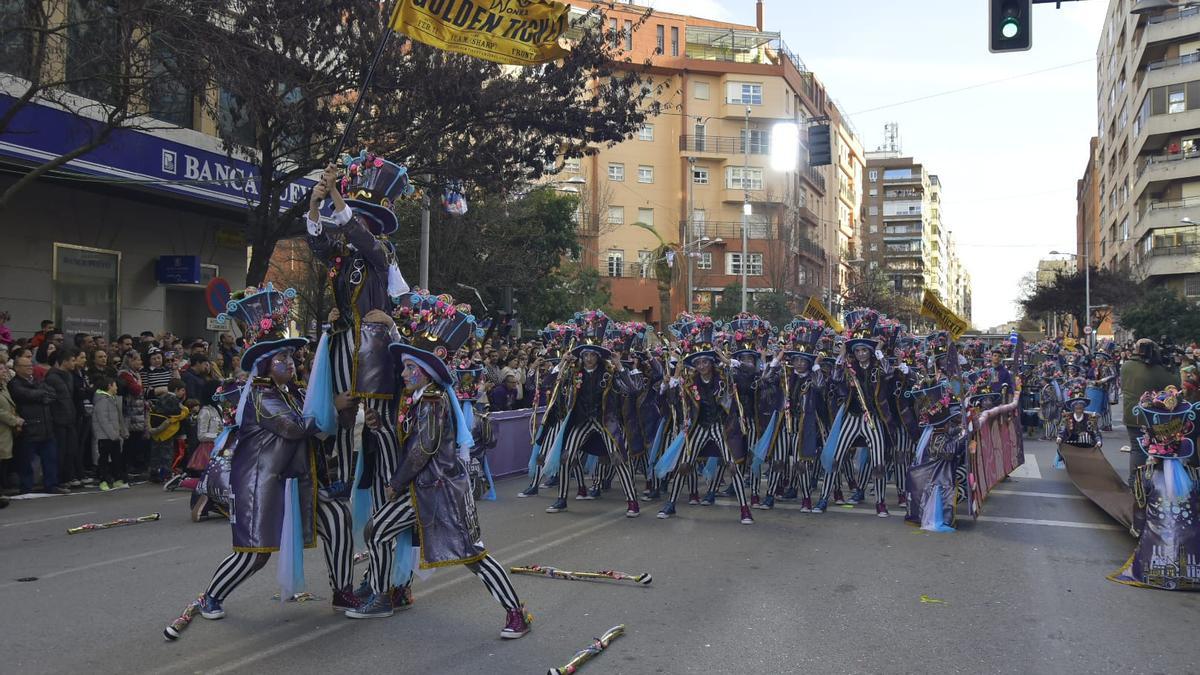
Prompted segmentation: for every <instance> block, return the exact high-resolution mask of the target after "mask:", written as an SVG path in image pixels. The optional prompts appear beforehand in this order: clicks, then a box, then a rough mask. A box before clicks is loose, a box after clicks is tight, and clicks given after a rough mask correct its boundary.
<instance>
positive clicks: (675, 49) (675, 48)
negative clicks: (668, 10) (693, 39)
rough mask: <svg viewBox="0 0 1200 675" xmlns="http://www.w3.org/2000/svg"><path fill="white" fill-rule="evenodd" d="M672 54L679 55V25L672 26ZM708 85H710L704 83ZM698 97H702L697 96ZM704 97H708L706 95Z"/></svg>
mask: <svg viewBox="0 0 1200 675" xmlns="http://www.w3.org/2000/svg"><path fill="white" fill-rule="evenodd" d="M671 56H679V26H671ZM704 86H706V87H707V86H708V85H704ZM696 98H700V97H699V96H697V97H696ZM704 98H708V96H705V97H704Z"/></svg>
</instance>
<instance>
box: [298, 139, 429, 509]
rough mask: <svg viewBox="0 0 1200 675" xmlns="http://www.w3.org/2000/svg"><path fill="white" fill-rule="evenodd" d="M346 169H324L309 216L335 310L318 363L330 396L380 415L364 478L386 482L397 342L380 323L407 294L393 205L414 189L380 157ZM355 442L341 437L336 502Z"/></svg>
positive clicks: (334, 465) (348, 161) (351, 161)
mask: <svg viewBox="0 0 1200 675" xmlns="http://www.w3.org/2000/svg"><path fill="white" fill-rule="evenodd" d="M343 164H344V165H345V175H344V176H342V177H341V178H339V177H338V175H337V169H336V167H334V166H332V165H331V166H329V167H327V168H326V169H325V172H324V174H322V176H321V180H320V182H318V183H317V185H316V187H314V188H313V193H312V197H311V200H310V202H309V210H308V216H307V227H308V244H309V247H310V248H311V249H312V252H313V254H314V256H315V257H316V258H317V259H318V260H321V261H322V262H324V263H325V264H326V265H327V266H328V268H329V286H330V288H331V289H332V292H333V299H334V306H335V310H336V311H335V312H334V313H331V315H330V319H331V321H330V323H331V325H330V327H329V339H328V343H329V344H328V347H327V348H326V352H325V353H323V354H318V356H317V359H318V360H320V359H322V358H327V359H329V361H330V367H331V369H332V376H333V377H332V387H333V392H332V394H331V396H336V395H339V394H343V393H348V394H349V396H350V397H351V398H355V399H362V400H363V401H364V402H365V403H366V405H367V407H368V408H371V409H373V410H375V411H376V412H377V413H380V415H379V417H380V419H382V420H384V423H383V424H384V426H383V427H382V428H381V430H380V432H379V433H376V434H372V435H371V436H372V437H373V438H366V437H364V439H363V449H364V450H365V451H366V457H365V461H366V462H367V463H368V465H367V467H366V468H367V470H366V476H367V477H372V476H375V475H381V476H385V477H386V476H390V475H391V472H392V471H393V470H394V469H395V461H396V460H395V457H396V454H397V447H396V435H395V430H394V429H391V428H390V427H388V424H390V422H388V421H387V420H389V419H390V418H391V415H389V414H386V413H387V407H388V405H389V404H390V403H391V395H392V394H391V386H392V381H391V378H392V370H393V368H392V362H391V357H390V356H389V355H388V351H387V345H388V344H390V343H391V341H392V340H391V335H390V326H388V325H387V324H386V323H385V322H384V321H383V317H382V315H385V314H390V313H391V311H392V309H393V307H394V306H395V305H394V303H393V299H394V298H399V297H400V296H401V295H403V294H404V293H406V292H407V291H408V290H409V287H408V284H407V283H406V282H405V281H404V276H403V275H401V274H400V268H399V267H398V266H397V265H396V252H395V248H394V247H393V246H392V244H391V242H389V241H388V239H387V236H388V235H390V234H391V233H393V232H395V231H396V229H397V228H398V227H399V223H398V221H397V220H396V215H395V213H393V212H392V210H391V208H390V207H391V204H392V203H393V202H395V201H397V200H399V199H402V198H403V197H405V196H407V195H409V194H411V193H412V191H413V188H412V186H411V185H410V184H409V182H408V176H407V169H405V168H404V167H402V166H400V165H398V164H395V163H392V162H389V161H387V160H385V159H383V158H381V157H376V156H375V155H371V154H367V153H365V152H364V153H363V154H360V155H359V156H358V157H346V158H344V159H343ZM343 194H346V196H347V197H346V198H345V199H344V198H343V197H342V195H343ZM327 197H328V198H329V199H330V200H331V203H332V213H331V214H330V215H329V216H327V217H323V216H322V213H321V208H322V205H323V202H324V201H325V199H326V198H327ZM373 311H374V313H372V312H373ZM368 315H370V316H368ZM353 435H354V426H353V425H345V426H339V428H338V429H337V436H336V440H335V442H334V457H333V460H332V461H331V462H330V475H331V484H332V490H333V493H334V495H335V496H336V497H337V498H339V499H346V498H348V497H349V491H350V478H351V473H352V471H353V468H354V464H353V463H352V462H351V460H352V454H353V452H354V448H355V446H356V445H357V439H355V438H353ZM384 480H386V478H385V479H384ZM377 482H378V483H379V484H380V485H382V483H383V481H377Z"/></svg>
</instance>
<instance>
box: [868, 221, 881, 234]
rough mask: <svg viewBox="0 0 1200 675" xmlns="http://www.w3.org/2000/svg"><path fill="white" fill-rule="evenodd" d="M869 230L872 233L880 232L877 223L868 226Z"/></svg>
mask: <svg viewBox="0 0 1200 675" xmlns="http://www.w3.org/2000/svg"><path fill="white" fill-rule="evenodd" d="M867 231H868V232H870V233H871V234H879V226H878V225H876V224H875V223H871V226H870V227H869V228H867Z"/></svg>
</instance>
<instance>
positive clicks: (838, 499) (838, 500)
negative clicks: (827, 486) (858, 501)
mask: <svg viewBox="0 0 1200 675" xmlns="http://www.w3.org/2000/svg"><path fill="white" fill-rule="evenodd" d="M833 503H834V504H837V505H838V506H841V505H842V504H845V503H846V497H845V495H843V494H842V489H841V488H835V489H834V491H833Z"/></svg>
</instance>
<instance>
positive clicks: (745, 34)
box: [556, 0, 864, 323]
mask: <svg viewBox="0 0 1200 675" xmlns="http://www.w3.org/2000/svg"><path fill="white" fill-rule="evenodd" d="M570 2H571V4H573V5H574V6H576V7H577V8H581V9H583V8H589V7H591V6H592V5H593V4H594V3H592V2H588V1H586V0H570ZM604 5H605V8H606V12H607V16H608V20H609V26H607V28H608V29H610V30H613V31H615V34H616V35H617V36H618V38H617V39H618V40H621V41H623V42H624V44H623V45H621V46H622V47H623V48H624V49H625V51H626V52H627V53H628V54H629V56H630V57H631V58H632V60H633V61H634V62H635V63H637V62H642V61H643V60H648V61H649V62H650V63H651V67H650V73H649V74H650V77H651V78H652V83H651V85H652V87H653V89H654V92H655V93H650V92H647V95H653V96H657V97H658V99H659V100H660V102H661V103H663V107H664V110H665V111H666V112H664V113H663V114H661V115H659V116H657V117H655V118H653V119H651V120H649V121H648V122H647V123H646V125H645V127H643V128H642V129H641V130H640V131H639V132H638V133H637V134H636V135H635V136H634V137H633V138H631V139H629V140H627V141H625V142H623V143H620V144H618V145H616V146H614V147H611V148H608V147H605V148H597V149H595V154H593V155H590V156H588V157H585V158H583V159H582V160H579V161H568V162H566V163H565V166H564V167H563V171H562V172H561V173H560V174H559V175H558V176H556V180H558V181H559V182H566V181H573V182H575V183H578V184H579V185H578V186H571V187H570V188H569V189H572V190H575V189H578V190H579V192H580V196H581V201H582V204H583V206H582V212H583V213H582V218H581V228H580V231H581V234H582V235H583V248H584V251H585V255H584V260H585V261H586V262H587V263H588V264H591V265H595V266H596V267H597V268H598V269H599V270H600V273H601V275H602V276H603V277H606V279H607V281H608V282H609V285H610V288H611V290H612V296H613V299H612V305H613V306H614V307H616V308H619V309H623V310H625V311H626V312H628V313H629V314H630V315H632V316H633V317H634V318H636V319H639V320H642V321H646V322H649V323H660V322H662V321H663V320H664V319H665V320H667V321H669V320H670V319H671V318H673V316H674V314H675V313H676V312H679V311H682V310H684V309H687V308H688V306H689V302H688V299H689V292H688V289H689V287H690V288H691V294H690V295H691V298H690V299H691V301H692V302H691V303H690V304H691V306H692V307H693V309H694V310H695V311H698V312H704V311H709V310H711V309H712V308H713V307H714V306H715V305H716V304H717V303H719V302H720V301H721V299H722V294H723V293H724V292H725V289H726V288H727V287H728V286H730V285H732V284H740V283H741V279H742V273H743V265H745V272H746V276H747V280H748V283H747V284H746V286H747V289H748V291H749V294H750V297H751V302H752V298H753V296H754V295H755V294H759V293H768V292H780V293H784V294H786V295H787V296H788V297H789V298H794V299H795V300H796V303H797V304H802V303H803V301H804V300H805V299H806V298H807V297H808V296H817V297H825V296H827V295H828V293H829V290H830V289H831V288H832V289H834V290H835V291H836V290H837V289H840V288H841V287H842V285H843V284H845V283H846V281H847V279H848V276H849V274H850V271H851V269H850V266H849V264H848V261H849V260H851V259H852V258H853V253H854V246H855V243H856V237H857V232H858V214H859V204H860V203H861V191H862V171H863V166H864V156H863V151H862V146H861V143H860V142H859V141H858V139H857V137H856V136H855V134H854V132H853V129H852V128H851V127H850V126H849V123H848V122H847V121H846V120H844V119H843V118H842V116H841V114H840V112H839V110H838V108H837V106H836V104H835V103H834V102H833V101H832V99H831V98H830V97H829V96H828V94H827V93H826V91H825V88H824V87H823V86H822V85H821V83H820V81H819V80H817V78H816V77H815V76H814V75H813V73H812V72H810V71H809V70H808V69H807V68H806V67H805V65H804V63H803V62H802V61H801V60H800V58H799V57H798V56H796V54H794V53H793V52H791V51H790V50H789V49H788V48H787V45H786V44H784V42H783V41H782V39H781V37H780V34H779V33H777V32H769V31H765V30H763V26H762V24H761V20H762V8H761V3H760V8H759V10H760V11H759V24H758V25H755V26H749V25H741V24H732V23H725V22H717V21H711V20H707V19H703V18H699V17H691V16H684V15H679V14H670V13H660V12H655V13H654V14H653V15H652V16H650V18H649V19H648V20H647V22H646V23H645V24H644V25H643V26H642V27H641V28H640V29H639V30H637V31H634V30H633V26H634V25H635V24H636V23H637V22H638V21H639V20H640V17H641V16H642V14H643V13H644V12H645V11H646V10H645V8H642V7H637V6H633V5H628V4H621V3H618V4H609V3H604ZM659 92H661V93H659ZM781 123H782V124H789V125H793V126H792V127H791V129H792V131H791V132H787V131H786V130H780V129H782V128H781V127H780V126H779V125H780V124H781ZM817 123H828V124H829V125H830V130H831V133H830V136H831V150H832V164H830V165H828V166H821V167H811V166H809V158H808V153H807V148H806V147H805V142H804V141H805V139H806V137H807V136H806V134H807V132H806V130H807V128H808V127H809V126H812V125H814V124H817ZM776 155H786V156H789V158H790V162H789V163H788V164H787V165H786V166H782V165H781V164H780V163H779V162H780V160H779V157H775V156H776ZM773 158H774V162H773ZM746 204H749V210H750V213H749V215H748V216H746V222H747V226H746V228H745V233H746V240H747V245H746V247H745V248H743V245H742V240H743V210H744V208H745V205H746ZM644 226H650V227H652V228H653V229H654V231H655V232H657V234H658V237H661V240H662V241H663V242H665V243H667V244H669V245H671V246H672V247H673V248H675V249H676V250H679V251H681V252H682V253H684V255H683V256H681V257H678V258H677V257H675V256H673V257H672V273H671V276H672V278H671V279H669V280H663V283H662V284H660V280H657V279H655V278H653V277H654V276H655V266H656V264H655V263H656V262H657V261H656V260H655V250H656V249H657V248H658V246H659V245H660V241H659V238H658V237H656V236H655V235H654V234H653V233H651V232H650V231H648V230H647V229H646V227H644ZM689 265H690V267H691V269H690V274H689V270H688V269H687V268H688V266H689ZM689 278H690V284H689ZM664 287H669V294H670V303H669V305H670V309H669V311H664V310H665V309H666V308H665V307H664V303H663V302H662V296H663V291H664Z"/></svg>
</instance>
